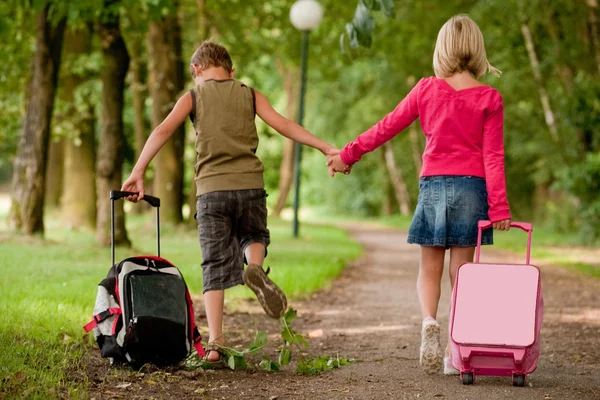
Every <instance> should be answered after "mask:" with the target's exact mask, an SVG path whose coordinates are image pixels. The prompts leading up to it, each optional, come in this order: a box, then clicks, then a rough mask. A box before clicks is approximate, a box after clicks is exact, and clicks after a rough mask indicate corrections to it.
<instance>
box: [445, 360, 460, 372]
mask: <svg viewBox="0 0 600 400" xmlns="http://www.w3.org/2000/svg"><path fill="white" fill-rule="evenodd" d="M444 375H460V371H459V370H457V369H456V368H454V365H452V359H451V358H450V357H444Z"/></svg>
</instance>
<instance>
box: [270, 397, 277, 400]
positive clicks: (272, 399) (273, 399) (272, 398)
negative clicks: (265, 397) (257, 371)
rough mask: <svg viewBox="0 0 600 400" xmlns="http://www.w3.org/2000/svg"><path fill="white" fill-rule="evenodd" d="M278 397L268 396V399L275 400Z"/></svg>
mask: <svg viewBox="0 0 600 400" xmlns="http://www.w3.org/2000/svg"><path fill="white" fill-rule="evenodd" d="M278 398H279V396H271V397H269V400H277V399H278Z"/></svg>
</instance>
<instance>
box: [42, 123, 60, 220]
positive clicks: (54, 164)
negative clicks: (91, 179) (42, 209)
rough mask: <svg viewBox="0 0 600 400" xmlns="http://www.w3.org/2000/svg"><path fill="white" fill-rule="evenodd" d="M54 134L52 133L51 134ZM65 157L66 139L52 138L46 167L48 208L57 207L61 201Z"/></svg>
mask: <svg viewBox="0 0 600 400" xmlns="http://www.w3.org/2000/svg"><path fill="white" fill-rule="evenodd" d="M50 136H52V133H51V134H50ZM64 158H65V140H64V139H63V138H60V139H59V140H56V139H54V140H52V138H51V139H50V148H49V151H48V166H47V167H46V182H45V185H46V189H45V190H46V198H45V206H46V207H47V208H48V209H57V208H59V206H60V203H61V195H62V189H63V173H64V162H63V161H64Z"/></svg>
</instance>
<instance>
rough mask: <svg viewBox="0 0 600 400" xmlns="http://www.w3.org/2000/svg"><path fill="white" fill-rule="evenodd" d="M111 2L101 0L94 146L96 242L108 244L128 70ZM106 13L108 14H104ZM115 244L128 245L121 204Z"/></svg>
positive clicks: (119, 171) (122, 140) (119, 167)
mask: <svg viewBox="0 0 600 400" xmlns="http://www.w3.org/2000/svg"><path fill="white" fill-rule="evenodd" d="M114 3H115V1H113V0H105V1H104V10H105V11H104V15H103V16H102V17H101V21H102V22H101V23H100V24H99V33H100V39H101V43H102V54H103V59H104V68H103V70H102V86H103V87H102V128H101V133H100V143H99V146H98V161H97V164H96V170H97V188H98V220H97V221H98V223H97V224H96V239H97V241H98V243H101V244H104V245H106V244H109V243H110V199H109V193H110V191H111V190H118V189H120V188H121V183H122V168H123V157H124V156H123V148H124V145H125V136H124V134H123V104H124V93H123V90H124V88H125V76H126V74H127V69H128V68H129V54H128V52H127V48H126V47H125V41H124V40H123V37H122V36H121V30H120V28H119V16H118V10H115V11H114V13H111V12H110V11H106V10H114V9H115V7H114ZM107 14H108V15H107ZM115 244H117V245H119V244H124V245H129V244H130V242H129V239H128V238H127V231H126V230H125V213H124V212H123V202H122V201H117V202H115Z"/></svg>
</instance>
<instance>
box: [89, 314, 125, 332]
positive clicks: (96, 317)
mask: <svg viewBox="0 0 600 400" xmlns="http://www.w3.org/2000/svg"><path fill="white" fill-rule="evenodd" d="M121 312H122V311H121V309H120V308H109V309H107V310H104V311H102V312H101V313H99V314H96V315H94V316H93V317H92V320H91V321H90V322H88V323H87V324H86V325H85V326H84V327H83V330H84V331H85V333H88V332H89V331H91V330H92V329H94V328H95V327H97V326H98V324H99V323H100V322H102V321H104V320H105V319H107V318H108V317H110V316H112V315H118V314H121Z"/></svg>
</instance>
